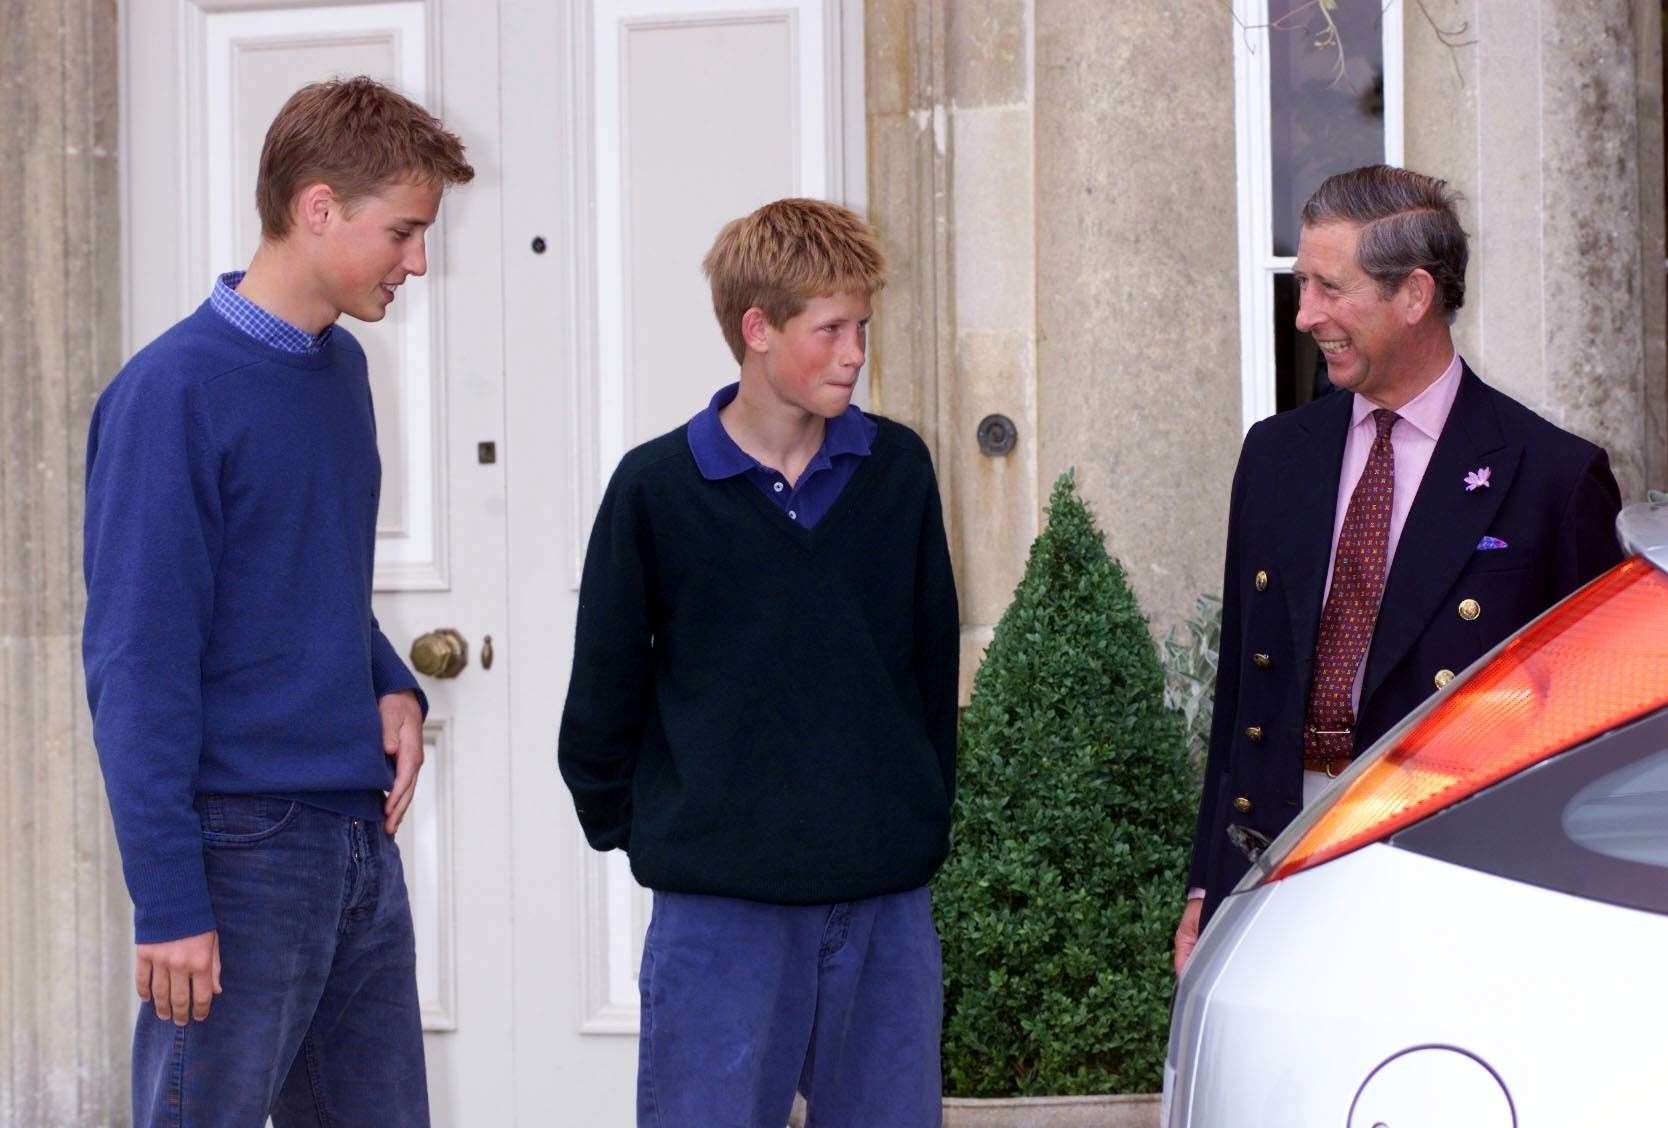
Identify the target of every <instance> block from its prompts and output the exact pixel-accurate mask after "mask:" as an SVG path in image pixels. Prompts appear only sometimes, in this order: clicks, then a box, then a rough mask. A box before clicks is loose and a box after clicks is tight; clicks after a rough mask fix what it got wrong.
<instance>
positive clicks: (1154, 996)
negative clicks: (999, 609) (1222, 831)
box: [933, 472, 1195, 1097]
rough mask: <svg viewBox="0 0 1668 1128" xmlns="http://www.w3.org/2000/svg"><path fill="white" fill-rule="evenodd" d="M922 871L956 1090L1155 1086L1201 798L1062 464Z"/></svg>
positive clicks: (1147, 642) (1149, 662)
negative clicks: (934, 851)
mask: <svg viewBox="0 0 1668 1128" xmlns="http://www.w3.org/2000/svg"><path fill="white" fill-rule="evenodd" d="M958 779H959V783H958V786H957V798H956V824H955V830H954V839H953V846H952V849H951V853H950V859H949V861H948V862H946V863H945V866H944V868H943V870H941V871H940V873H939V875H938V878H937V880H936V881H935V883H934V890H933V893H934V899H935V911H936V915H937V918H938V927H939V932H940V935H941V936H942V938H943V948H944V984H945V985H944V990H945V997H944V1074H945V1084H946V1091H947V1092H949V1093H951V1094H952V1095H956V1096H973V1097H993V1096H1014V1095H1022V1096H1023V1095H1030V1094H1041V1093H1058V1094H1082V1093H1107V1092H1152V1091H1155V1090H1157V1089H1158V1088H1159V1084H1160V1079H1161V1070H1162V1068H1163V1061H1164V1045H1165V1038H1166V1032H1167V1029H1168V1025H1169V1006H1170V998H1171V990H1172V986H1173V976H1172V972H1171V967H1170V940H1171V935H1172V934H1173V932H1174V931H1175V925H1176V917H1177V914H1178V912H1179V911H1180V905H1181V893H1182V887H1183V884H1184V882H1185V871H1186V864H1187V844H1188V840H1189V838H1190V836H1191V833H1192V829H1193V826H1192V823H1193V803H1194V797H1195V790H1194V782H1193V775H1192V770H1191V768H1190V767H1189V765H1188V763H1187V758H1186V752H1185V746H1184V737H1183V734H1182V727H1181V721H1180V718H1179V717H1178V715H1177V714H1176V713H1175V712H1173V711H1171V710H1170V709H1168V708H1166V707H1165V705H1164V672H1163V670H1162V669H1161V668H1160V666H1159V661H1158V653H1157V650H1156V648H1155V647H1154V645H1153V641H1152V638H1151V636H1150V635H1149V634H1148V630H1147V623H1146V620H1145V619H1144V618H1143V616H1142V614H1141V611H1140V608H1139V607H1138V606H1137V605H1136V602H1135V598H1134V596H1133V595H1132V594H1131V593H1130V590H1129V585H1128V583H1127V582H1126V580H1125V577H1124V572H1123V569H1122V568H1121V567H1120V566H1119V565H1118V564H1117V562H1116V561H1114V560H1112V559H1111V558H1110V557H1109V556H1108V555H1107V553H1106V546H1105V543H1104V541H1103V539H1102V537H1101V534H1100V531H1099V530H1098V529H1096V527H1095V524H1094V520H1093V518H1092V517H1091V516H1090V514H1089V511H1088V509H1087V508H1086V507H1085V506H1084V504H1083V502H1082V501H1081V499H1079V498H1078V496H1077V494H1076V492H1075V488H1074V483H1073V479H1072V475H1071V474H1070V473H1069V472H1068V473H1067V474H1065V475H1064V476H1062V477H1061V478H1060V480H1059V481H1058V482H1056V483H1055V485H1054V491H1053V496H1052V497H1051V498H1050V500H1049V507H1048V528H1047V530H1046V531H1045V532H1044V533H1043V534H1042V535H1041V536H1040V537H1038V538H1037V541H1036V543H1035V544H1034V545H1032V547H1031V557H1030V560H1029V561H1028V562H1027V564H1026V568H1025V577H1024V579H1023V580H1022V581H1021V582H1020V585H1019V588H1018V589H1017V590H1016V591H1015V593H1014V601H1013V604H1012V605H1011V606H1010V607H1009V608H1008V610H1007V612H1006V613H1005V614H1004V615H1003V616H1002V621H1001V623H999V624H998V625H997V627H996V635H995V638H994V639H993V640H992V642H991V645H990V650H989V652H988V653H987V655H986V657H985V660H984V664H983V665H982V666H981V667H980V669H979V673H978V677H977V679H976V680H975V682H974V690H973V699H972V702H971V704H970V705H969V706H968V708H967V711H966V713H965V715H964V716H963V718H962V724H961V764H960V769H959V773H958Z"/></svg>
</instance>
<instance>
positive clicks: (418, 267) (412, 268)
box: [400, 238, 429, 278]
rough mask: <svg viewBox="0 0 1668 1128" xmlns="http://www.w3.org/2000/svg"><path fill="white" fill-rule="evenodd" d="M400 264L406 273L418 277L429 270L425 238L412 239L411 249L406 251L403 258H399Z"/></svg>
mask: <svg viewBox="0 0 1668 1128" xmlns="http://www.w3.org/2000/svg"><path fill="white" fill-rule="evenodd" d="M400 266H401V268H402V269H404V270H405V272H406V273H407V274H415V275H417V276H418V277H419V278H421V277H422V276H423V275H425V274H427V273H428V272H429V251H428V240H427V239H426V238H418V239H414V240H413V241H412V244H411V249H410V250H408V251H406V253H405V258H403V259H401V260H400Z"/></svg>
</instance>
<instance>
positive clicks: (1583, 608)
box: [1269, 557, 1668, 881]
mask: <svg viewBox="0 0 1668 1128" xmlns="http://www.w3.org/2000/svg"><path fill="white" fill-rule="evenodd" d="M1665 704H1668V576H1665V575H1664V574H1663V573H1662V572H1659V571H1658V570H1657V569H1655V568H1654V567H1652V566H1651V565H1650V564H1649V563H1647V562H1646V561H1644V560H1641V559H1639V558H1638V557H1635V558H1634V559H1632V560H1628V561H1625V562H1624V563H1622V564H1620V565H1618V566H1617V567H1616V568H1614V569H1612V570H1611V571H1610V572H1607V573H1606V574H1605V575H1603V576H1601V577H1600V578H1599V579H1597V580H1594V581H1593V582H1592V583H1591V584H1589V585H1588V586H1587V587H1585V588H1583V589H1582V590H1581V591H1579V592H1577V593H1576V594H1575V595H1573V596H1571V597H1570V598H1569V599H1567V600H1565V601H1564V602H1563V603H1561V604H1559V605H1558V606H1557V607H1555V608H1553V609H1552V610H1551V611H1549V612H1547V613H1546V614H1545V615H1543V616H1542V617H1541V618H1540V619H1538V620H1536V621H1535V622H1534V623H1533V624H1532V625H1531V626H1530V627H1529V628H1528V629H1527V630H1525V631H1524V632H1523V633H1522V634H1520V635H1519V636H1518V637H1517V638H1515V639H1513V640H1512V641H1510V642H1509V643H1507V644H1506V646H1505V647H1504V648H1502V649H1501V650H1500V652H1499V653H1498V654H1496V655H1495V656H1494V657H1493V658H1492V659H1490V661H1489V662H1488V664H1487V665H1486V666H1484V667H1483V668H1482V669H1480V670H1478V671H1477V672H1476V673H1475V674H1474V675H1473V676H1471V677H1470V678H1468V679H1466V681H1465V682H1464V684H1462V685H1460V686H1458V687H1457V688H1456V690H1455V691H1454V692H1453V693H1452V695H1451V696H1450V697H1448V698H1447V699H1446V700H1444V701H1443V702H1442V703H1441V704H1439V705H1438V706H1437V707H1436V708H1435V709H1433V710H1431V712H1429V713H1428V714H1426V715H1425V717H1424V718H1423V719H1422V720H1420V721H1419V722H1418V723H1416V724H1415V725H1413V727H1411V728H1409V729H1407V730H1406V731H1404V732H1403V733H1402V734H1401V736H1400V737H1399V738H1398V739H1397V740H1396V744H1395V746H1394V747H1392V748H1391V749H1390V750H1389V751H1387V752H1386V753H1385V754H1384V755H1382V756H1380V757H1378V758H1377V759H1375V760H1374V761H1373V762H1371V763H1370V764H1368V765H1366V766H1365V767H1364V768H1363V769H1362V771H1361V774H1360V775H1358V776H1356V777H1355V778H1354V779H1352V780H1350V781H1349V783H1348V784H1347V785H1345V789H1344V791H1343V792H1342V793H1340V794H1339V795H1338V796H1337V798H1336V801H1334V802H1333V803H1332V804H1331V806H1330V807H1329V808H1327V809H1326V810H1325V811H1324V812H1323V813H1322V814H1321V816H1320V817H1319V819H1318V820H1317V821H1316V822H1315V824H1314V825H1313V826H1311V827H1310V828H1309V830H1308V832H1307V833H1305V834H1304V835H1303V837H1302V838H1300V839H1299V840H1298V842H1297V844H1296V845H1295V846H1294V847H1293V848H1292V850H1291V852H1290V853H1289V854H1287V855H1286V857H1284V858H1282V859H1281V860H1280V861H1279V862H1278V863H1277V864H1276V865H1275V866H1274V868H1273V870H1272V872H1271V873H1270V875H1269V880H1270V881H1278V880H1280V879H1281V878H1283V877H1289V876H1291V875H1292V874H1294V873H1298V872H1299V871H1301V870H1305V869H1309V868H1310V867H1312V866H1318V865H1320V864H1321V863H1322V862H1327V861H1330V860H1332V859H1333V858H1336V857H1338V856H1339V855H1341V854H1347V853H1349V852H1350V851H1351V850H1355V849H1358V848H1360V847H1362V846H1365V845H1367V844H1368V843H1370V842H1377V841H1380V840H1381V839H1384V838H1386V837H1388V836H1389V835H1391V834H1393V833H1395V832H1396V831H1398V830H1400V829H1402V828H1403V827H1406V826H1409V825H1411V824H1413V823H1416V822H1418V821H1419V820H1420V819H1423V818H1425V817H1426V816H1427V815H1431V814H1434V813H1436V812H1437V811H1440V810H1442V809H1443V808H1444V807H1448V806H1450V805H1452V804H1453V803H1456V802H1458V801H1459V800H1461V799H1464V798H1465V797H1466V796H1468V795H1472V794H1474V793H1476V792H1478V791H1481V790H1482V789H1483V788H1485V787H1488V786H1489V785H1491V784H1494V783H1497V782H1499V781H1500V780H1502V779H1505V778H1507V777H1508V776H1511V775H1514V774H1516V773H1517V772H1520V771H1522V770H1524V769H1525V768H1528V767H1530V766H1532V765H1534V764H1537V763H1539V762H1540V761H1542V760H1545V759H1547V758H1549V757H1551V756H1555V755H1557V754H1558V753H1559V752H1563V751H1565V750H1566V749H1569V748H1572V747H1574V746H1575V745H1577V744H1580V743H1581V742H1582V741H1585V740H1588V739H1590V738H1591V737H1594V736H1597V735H1598V734H1599V733H1602V732H1606V731H1608V730H1610V729H1613V728H1616V727H1617V726H1619V725H1622V724H1626V723H1627V722H1628V721H1631V720H1633V719H1634V718H1636V717H1639V716H1642V715H1643V714H1645V713H1648V712H1651V711H1652V710H1654V709H1658V708H1660V707H1662V706H1663V705H1665Z"/></svg>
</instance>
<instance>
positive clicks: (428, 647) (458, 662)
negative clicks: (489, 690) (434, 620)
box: [411, 627, 469, 678]
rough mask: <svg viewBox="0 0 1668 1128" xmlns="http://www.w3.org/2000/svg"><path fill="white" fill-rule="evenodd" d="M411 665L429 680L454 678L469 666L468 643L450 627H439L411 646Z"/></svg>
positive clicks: (420, 637)
mask: <svg viewBox="0 0 1668 1128" xmlns="http://www.w3.org/2000/svg"><path fill="white" fill-rule="evenodd" d="M411 664H412V665H413V666H415V667H417V672H418V673H420V674H426V675H427V676H429V677H431V678H455V677H457V676H458V675H459V674H460V673H462V672H463V668H464V667H465V666H467V665H469V643H468V641H467V640H465V639H464V637H463V636H462V635H460V634H459V633H458V632H457V631H455V630H453V629H452V628H451V627H441V628H440V629H439V630H437V631H430V632H429V633H428V634H425V635H419V636H418V637H417V641H416V642H413V643H412V644H411Z"/></svg>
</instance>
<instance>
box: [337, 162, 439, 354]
mask: <svg viewBox="0 0 1668 1128" xmlns="http://www.w3.org/2000/svg"><path fill="white" fill-rule="evenodd" d="M440 192H441V189H440V186H439V185H438V184H429V183H409V182H393V183H389V184H385V185H383V186H382V188H381V189H379V190H378V191H377V192H375V193H373V194H371V195H369V196H365V197H363V198H361V199H358V200H355V201H353V202H352V204H351V205H349V206H347V207H343V206H342V204H341V202H340V201H334V200H333V202H332V203H331V204H330V205H329V211H328V215H327V217H326V218H325V219H324V221H323V223H322V224H321V225H320V230H319V238H318V240H317V242H316V244H315V245H314V247H313V249H312V255H311V259H312V262H313V267H314V277H315V280H316V284H317V287H318V291H319V296H320V297H321V298H322V299H323V300H324V301H325V302H327V303H328V304H329V305H330V306H332V307H333V308H335V309H336V310H337V311H339V312H341V313H346V314H349V315H351V316H353V317H357V318H358V319H359V320H361V321H381V320H382V318H383V316H384V315H385V314H386V313H387V312H388V306H389V304H390V303H391V302H393V301H394V297H395V294H396V293H397V291H398V287H399V286H400V284H401V283H403V282H404V281H405V280H406V278H408V277H410V276H411V275H413V274H416V275H422V274H424V273H426V272H427V271H428V254H427V249H426V247H425V245H424V237H425V236H426V234H427V232H428V229H429V227H430V226H432V225H433V223H434V218H435V216H436V214H438V212H439V211H440Z"/></svg>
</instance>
